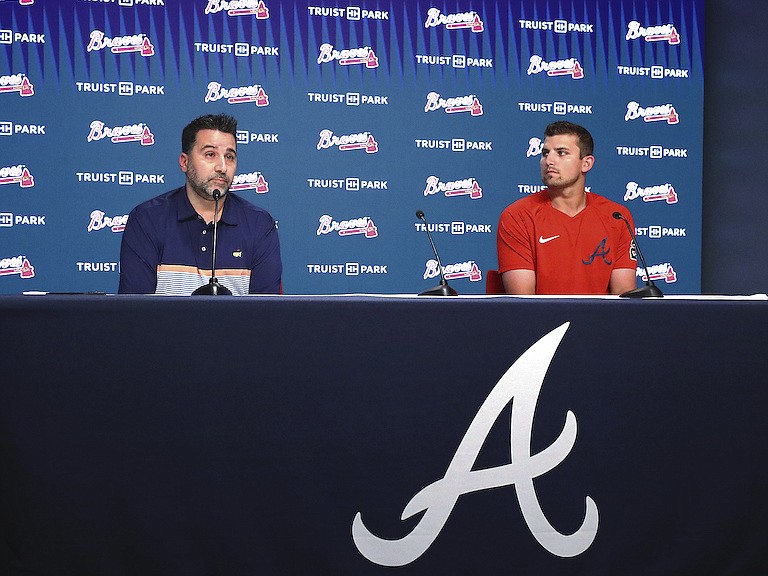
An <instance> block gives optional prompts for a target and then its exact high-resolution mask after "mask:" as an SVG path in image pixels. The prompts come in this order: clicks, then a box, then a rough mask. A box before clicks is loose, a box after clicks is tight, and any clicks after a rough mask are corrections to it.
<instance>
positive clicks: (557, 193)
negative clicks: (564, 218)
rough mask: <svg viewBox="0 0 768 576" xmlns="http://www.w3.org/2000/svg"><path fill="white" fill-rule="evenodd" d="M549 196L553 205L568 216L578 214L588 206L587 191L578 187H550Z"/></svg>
mask: <svg viewBox="0 0 768 576" xmlns="http://www.w3.org/2000/svg"><path fill="white" fill-rule="evenodd" d="M549 198H550V200H551V201H552V207H553V208H554V209H555V210H559V211H560V212H562V213H563V214H567V215H568V216H576V214H578V213H579V212H581V211H582V210H584V208H586V207H587V191H586V190H585V189H584V187H578V188H550V189H549Z"/></svg>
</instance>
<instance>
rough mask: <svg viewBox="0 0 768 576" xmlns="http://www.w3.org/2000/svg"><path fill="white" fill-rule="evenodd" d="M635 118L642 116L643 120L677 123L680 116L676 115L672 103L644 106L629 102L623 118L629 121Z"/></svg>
mask: <svg viewBox="0 0 768 576" xmlns="http://www.w3.org/2000/svg"><path fill="white" fill-rule="evenodd" d="M637 118H642V119H643V120H644V121H645V122H666V123H667V124H677V123H678V122H680V116H678V114H677V111H676V110H675V107H674V106H672V104H661V105H659V106H648V107H645V108H644V107H642V106H640V104H638V103H637V102H634V101H632V102H629V103H628V104H627V113H626V114H625V115H624V120H625V121H626V122H629V121H630V120H636V119H637Z"/></svg>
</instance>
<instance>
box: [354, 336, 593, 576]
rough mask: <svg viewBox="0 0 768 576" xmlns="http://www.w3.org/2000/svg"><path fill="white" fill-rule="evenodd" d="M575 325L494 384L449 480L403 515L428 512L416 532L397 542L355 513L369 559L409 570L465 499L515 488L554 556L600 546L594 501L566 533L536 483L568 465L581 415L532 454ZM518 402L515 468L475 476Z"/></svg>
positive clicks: (543, 342) (513, 426)
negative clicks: (507, 411)
mask: <svg viewBox="0 0 768 576" xmlns="http://www.w3.org/2000/svg"><path fill="white" fill-rule="evenodd" d="M568 326H569V323H568V322H566V323H565V324H563V325H562V326H559V327H558V328H555V329H554V330H552V332H550V333H549V334H547V335H546V336H544V337H543V338H541V339H540V340H539V341H538V342H536V343H535V344H533V345H532V346H531V347H530V348H529V349H528V350H526V351H525V352H524V353H523V355H522V356H520V358H518V359H517V361H516V362H515V363H514V364H513V365H512V366H511V367H510V368H509V370H507V372H506V373H505V374H504V375H503V376H502V377H501V379H500V380H499V382H498V384H496V386H494V388H493V390H491V393H490V394H489V395H488V398H486V399H485V402H483V405H482V406H481V407H480V410H479V411H478V412H477V415H476V416H475V418H474V420H472V423H471V424H470V425H469V428H468V429H467V432H466V434H464V438H462V440H461V443H460V444H459V447H458V448H457V450H456V453H455V454H454V456H453V459H452V460H451V463H450V464H449V465H448V470H447V471H446V473H445V476H443V478H441V479H440V480H438V481H436V482H433V483H432V484H430V485H429V486H427V487H425V488H424V489H423V490H421V491H420V492H419V493H417V494H416V495H415V496H414V497H413V498H412V499H411V501H410V502H408V504H406V506H405V508H404V509H403V513H402V515H401V517H400V518H401V520H406V519H408V518H410V517H411V516H413V515H414V514H418V513H419V512H424V516H422V517H421V520H419V523H418V524H417V525H416V527H415V528H414V529H413V530H412V531H411V532H410V534H407V535H406V536H404V537H403V538H400V539H397V540H386V539H383V538H379V537H378V536H375V535H374V534H372V533H371V532H370V531H369V530H368V529H367V528H366V527H365V524H363V519H362V516H361V514H360V512H358V513H357V514H356V515H355V519H354V520H353V522H352V540H353V541H354V543H355V546H357V549H358V550H359V551H360V553H361V554H362V555H363V556H365V557H366V558H367V559H368V560H370V561H371V562H374V563H376V564H379V565H381V566H404V565H405V564H408V563H410V562H413V561H414V560H416V559H417V558H419V556H421V555H422V554H424V552H426V551H427V549H428V548H429V547H430V546H431V545H432V543H433V542H434V541H435V539H436V538H437V535H438V534H439V533H440V530H442V528H443V526H445V523H446V522H447V521H448V517H449V516H450V514H451V511H452V510H453V507H454V506H455V505H456V501H457V500H458V499H459V496H461V495H463V494H469V493H471V492H478V491H480V490H489V489H491V488H500V487H502V486H512V485H514V486H515V493H516V494H517V499H518V503H519V504H520V510H521V511H522V513H523V518H524V519H525V523H526V524H527V525H528V529H529V530H530V531H531V534H532V535H533V536H534V537H535V538H536V540H537V541H538V542H539V544H541V545H542V546H543V547H544V548H545V549H546V550H548V551H549V552H551V553H552V554H554V555H556V556H560V557H563V558H570V557H573V556H577V555H578V554H581V553H582V552H584V551H585V550H587V548H589V547H590V546H591V545H592V542H593V541H594V539H595V536H597V525H598V513H597V505H596V504H595V502H594V500H592V498H590V497H589V496H587V497H586V512H585V514H584V521H583V522H582V524H581V526H580V527H579V529H578V530H577V531H576V532H574V533H573V534H570V535H566V534H561V533H560V532H558V531H557V530H556V529H555V527H554V526H552V525H551V524H550V523H549V520H547V518H546V516H545V515H544V511H543V510H542V509H541V504H539V501H538V498H537V496H536V489H535V487H534V485H533V479H534V478H537V477H539V476H542V475H543V474H545V473H547V472H549V471H550V470H553V469H554V468H555V467H556V466H557V465H558V464H560V463H561V462H562V461H563V460H565V458H566V456H568V454H570V452H571V449H572V448H573V446H574V444H575V443H576V428H577V426H576V416H575V415H574V414H573V412H571V411H570V410H569V411H568V413H567V415H566V418H565V425H564V426H563V431H562V432H561V433H560V435H559V436H558V437H557V439H556V440H555V441H554V442H553V443H552V444H551V445H550V446H549V447H547V448H545V449H544V450H542V451H541V452H539V453H538V454H534V455H531V435H532V431H533V415H534V412H535V410H536V402H537V400H538V397H539V392H540V391H541V385H542V384H543V382H544V376H545V375H546V373H547V369H548V368H549V365H550V363H551V362H552V358H553V357H554V355H555V351H556V350H557V347H558V346H559V344H560V341H561V340H562V339H563V336H565V332H566V330H568ZM513 400H514V402H513ZM510 402H512V418H511V423H510V440H511V454H510V463H509V464H504V465H502V466H497V467H495V468H485V469H482V470H472V466H473V465H474V463H475V460H476V459H477V455H478V454H479V452H480V449H481V448H482V446H483V443H484V442H485V439H486V438H487V437H488V433H489V432H490V430H491V427H492V426H493V424H494V423H495V422H496V420H497V419H498V417H499V415H500V414H501V412H502V410H504V408H505V407H506V406H507V404H509V403H510Z"/></svg>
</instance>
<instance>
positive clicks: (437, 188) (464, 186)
mask: <svg viewBox="0 0 768 576" xmlns="http://www.w3.org/2000/svg"><path fill="white" fill-rule="evenodd" d="M438 192H443V193H445V195H446V196H447V197H449V198H450V197H452V196H469V197H470V198H472V200H477V199H478V198H482V197H483V189H482V188H481V187H480V185H479V184H478V183H477V180H475V179H474V178H465V179H463V180H454V181H453V182H441V181H440V179H439V178H438V177H437V176H430V177H428V178H427V185H426V187H425V188H424V196H430V195H432V194H437V193H438Z"/></svg>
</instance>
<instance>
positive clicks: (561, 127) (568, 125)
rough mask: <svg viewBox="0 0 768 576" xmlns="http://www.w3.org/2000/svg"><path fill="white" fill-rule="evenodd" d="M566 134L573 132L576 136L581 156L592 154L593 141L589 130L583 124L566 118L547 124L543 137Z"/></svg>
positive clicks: (593, 149)
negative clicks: (580, 124)
mask: <svg viewBox="0 0 768 576" xmlns="http://www.w3.org/2000/svg"><path fill="white" fill-rule="evenodd" d="M566 134H573V135H574V136H576V139H577V141H578V144H579V151H580V152H581V157H582V158H584V156H592V154H593V153H594V151H595V141H594V140H592V134H590V133H589V130H587V129H586V128H584V127H583V126H579V125H578V124H574V123H573V122H568V121H567V120H560V121H558V122H552V124H550V125H549V126H547V128H546V130H544V136H545V137H546V136H563V135H566Z"/></svg>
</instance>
